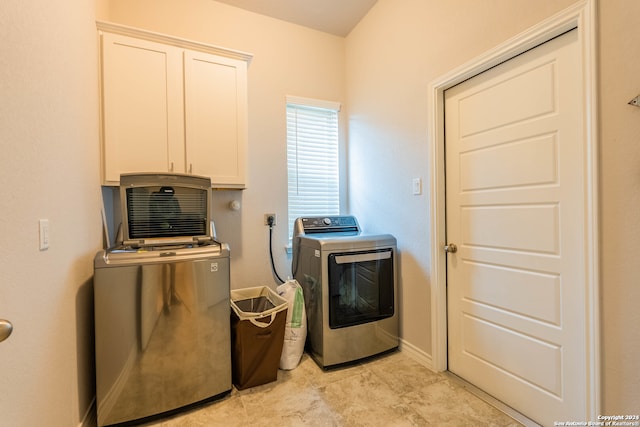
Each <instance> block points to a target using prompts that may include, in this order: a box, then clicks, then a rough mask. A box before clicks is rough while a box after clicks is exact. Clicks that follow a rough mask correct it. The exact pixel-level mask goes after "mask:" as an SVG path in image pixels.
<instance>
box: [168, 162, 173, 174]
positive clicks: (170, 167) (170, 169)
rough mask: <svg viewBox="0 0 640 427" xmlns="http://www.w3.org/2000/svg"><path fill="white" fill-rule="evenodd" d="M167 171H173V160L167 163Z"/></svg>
mask: <svg viewBox="0 0 640 427" xmlns="http://www.w3.org/2000/svg"><path fill="white" fill-rule="evenodd" d="M169 172H173V162H171V164H170V165H169Z"/></svg>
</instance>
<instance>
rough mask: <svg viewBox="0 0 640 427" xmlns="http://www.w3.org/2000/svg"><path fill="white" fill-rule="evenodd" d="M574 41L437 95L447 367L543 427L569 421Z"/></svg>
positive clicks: (580, 245) (573, 316)
mask: <svg viewBox="0 0 640 427" xmlns="http://www.w3.org/2000/svg"><path fill="white" fill-rule="evenodd" d="M580 70H581V68H580V52H579V49H578V43H577V31H575V30H574V31H571V32H569V33H566V34H564V35H562V36H559V37H557V38H556V39H554V40H551V41H549V42H547V43H545V44H543V45H541V46H538V47H537V48H535V49H532V50H530V51H528V52H526V53H524V54H522V55H520V56H518V57H516V58H513V59H511V60H510V61H507V62H505V63H503V64H501V65H499V66H497V67H494V68H492V69H490V70H488V71H487V72H485V73H482V74H480V75H478V76H476V77H474V78H472V79H470V80H467V81H465V82H463V83H461V84H460V85H458V86H456V87H454V88H451V89H449V90H447V91H446V92H445V133H446V148H445V150H446V154H445V157H446V188H447V189H446V203H447V205H446V211H447V241H448V242H451V243H455V244H456V245H457V246H458V248H459V250H458V252H457V253H454V254H449V255H447V256H448V260H447V298H448V302H447V309H448V328H449V339H448V343H449V348H448V357H449V369H450V370H451V371H452V372H453V373H455V374H457V375H459V376H460V377H462V378H464V379H466V380H467V381H469V382H471V383H472V384H474V385H476V386H478V387H479V388H481V389H483V390H484V391H486V392H487V393H489V394H491V395H493V396H494V397H496V398H497V399H499V400H502V401H503V402H505V403H506V404H507V405H509V406H511V407H513V408H514V409H516V410H518V411H520V412H522V413H523V414H525V415H527V416H528V417H530V418H532V419H534V420H536V421H537V422H540V423H542V424H544V425H553V421H555V420H566V419H583V418H584V417H585V413H586V412H585V411H586V394H585V388H586V379H585V378H584V375H583V373H584V372H585V366H586V356H585V354H584V351H583V349H584V348H585V330H586V320H585V303H584V301H585V289H584V280H585V276H584V275H585V273H584V265H585V259H586V258H585V257H586V254H585V249H584V248H585V235H584V224H585V220H586V219H585V214H584V212H585V209H584V206H585V197H586V196H585V189H586V185H585V183H584V179H585V176H584V168H585V151H584V148H583V147H584V137H583V123H582V114H581V112H582V99H583V97H582V83H581V81H582V80H581V77H580V76H581V71H580Z"/></svg>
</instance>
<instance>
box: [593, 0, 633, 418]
mask: <svg viewBox="0 0 640 427" xmlns="http://www.w3.org/2000/svg"><path fill="white" fill-rule="evenodd" d="M599 3H600V5H599V16H600V17H599V23H600V37H599V39H600V49H599V56H600V58H599V63H600V66H599V72H600V92H599V97H600V159H601V162H600V164H601V180H600V183H601V188H600V190H601V194H602V197H601V211H600V214H601V224H602V225H601V227H602V228H601V236H602V237H601V239H602V247H601V254H602V285H601V300H602V301H601V305H602V313H601V319H602V321H601V333H602V350H603V360H602V362H603V369H602V374H603V381H602V383H603V384H602V385H603V388H602V396H603V407H604V410H603V412H604V413H607V414H638V412H640V392H639V390H640V356H639V355H640V332H638V331H639V328H638V326H639V325H640V309H638V304H639V303H640V261H639V260H640V108H638V107H634V106H631V105H628V104H627V103H628V102H629V101H630V100H631V99H633V98H634V97H635V96H637V95H640V55H639V54H638V53H639V51H640V50H639V47H640V27H638V22H639V21H638V17H640V2H637V1H628V0H601V1H600V2H599Z"/></svg>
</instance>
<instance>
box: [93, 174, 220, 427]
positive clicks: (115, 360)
mask: <svg viewBox="0 0 640 427" xmlns="http://www.w3.org/2000/svg"><path fill="white" fill-rule="evenodd" d="M120 183H121V188H120V196H121V206H122V210H123V212H122V217H123V226H122V227H121V230H120V233H119V234H118V238H117V242H116V245H115V246H114V247H112V248H110V249H107V250H104V251H100V252H99V253H98V254H97V255H96V257H95V259H94V272H95V274H94V301H95V349H96V402H97V416H98V426H104V425H111V424H121V423H125V424H127V425H130V424H131V423H139V422H141V421H142V420H143V419H149V418H154V417H160V416H164V415H167V414H168V413H171V412H174V411H177V410H180V409H184V408H186V407H189V406H192V405H195V404H199V403H202V402H204V401H209V400H213V399H216V398H219V397H221V396H223V395H225V394H227V393H229V392H230V391H231V387H232V385H231V337H230V334H231V332H230V325H229V323H230V319H229V313H230V311H229V310H230V307H229V294H230V290H229V276H230V274H229V246H228V245H226V244H224V243H219V242H217V241H216V240H215V231H214V227H213V223H212V221H211V210H210V206H211V181H210V180H209V179H208V178H203V177H196V176H192V175H178V174H130V175H123V176H121V179H120Z"/></svg>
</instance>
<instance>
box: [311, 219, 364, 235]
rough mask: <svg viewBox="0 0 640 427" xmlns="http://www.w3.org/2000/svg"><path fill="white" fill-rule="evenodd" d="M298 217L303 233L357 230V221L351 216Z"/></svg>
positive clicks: (351, 231)
mask: <svg viewBox="0 0 640 427" xmlns="http://www.w3.org/2000/svg"><path fill="white" fill-rule="evenodd" d="M300 219H301V221H302V228H303V230H304V232H305V233H327V232H332V233H336V232H350V233H353V232H354V231H359V227H358V221H356V218H355V217H353V216H319V217H309V218H300Z"/></svg>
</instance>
